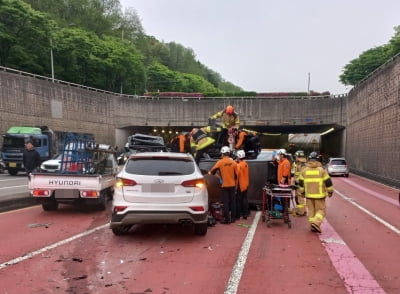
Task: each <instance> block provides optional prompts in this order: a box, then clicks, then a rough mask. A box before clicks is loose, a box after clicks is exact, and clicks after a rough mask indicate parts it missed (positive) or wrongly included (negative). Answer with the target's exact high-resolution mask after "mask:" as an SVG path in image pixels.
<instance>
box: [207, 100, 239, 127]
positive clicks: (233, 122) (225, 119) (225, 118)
mask: <svg viewBox="0 0 400 294" xmlns="http://www.w3.org/2000/svg"><path fill="white" fill-rule="evenodd" d="M220 117H222V127H223V128H225V129H229V128H231V127H234V128H236V129H239V125H240V120H239V115H238V114H237V113H236V112H235V109H234V108H233V106H232V105H228V106H227V107H226V108H225V109H223V110H221V111H218V112H217V113H216V114H214V115H213V116H211V117H210V119H211V120H212V119H217V118H220Z"/></svg>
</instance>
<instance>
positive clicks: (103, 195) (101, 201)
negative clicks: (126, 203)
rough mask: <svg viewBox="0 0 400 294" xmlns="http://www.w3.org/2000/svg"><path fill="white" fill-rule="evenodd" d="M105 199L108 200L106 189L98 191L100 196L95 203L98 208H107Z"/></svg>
mask: <svg viewBox="0 0 400 294" xmlns="http://www.w3.org/2000/svg"><path fill="white" fill-rule="evenodd" d="M107 200H108V193H107V190H103V191H101V192H100V197H99V199H98V203H97V209H98V210H106V208H107Z"/></svg>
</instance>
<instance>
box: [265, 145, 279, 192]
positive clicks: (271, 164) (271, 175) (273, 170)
mask: <svg viewBox="0 0 400 294" xmlns="http://www.w3.org/2000/svg"><path fill="white" fill-rule="evenodd" d="M277 156H278V151H277V150H274V151H272V158H271V161H268V162H267V165H268V167H267V169H268V178H267V183H268V184H275V185H276V184H278V160H277Z"/></svg>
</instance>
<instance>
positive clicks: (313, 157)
mask: <svg viewBox="0 0 400 294" xmlns="http://www.w3.org/2000/svg"><path fill="white" fill-rule="evenodd" d="M299 186H300V193H302V194H303V196H304V197H305V198H306V205H307V210H308V222H309V223H310V226H311V231H312V232H317V233H321V232H322V230H321V224H322V221H323V220H324V218H325V216H326V204H325V199H326V196H327V195H328V196H329V197H332V195H333V184H332V180H331V178H330V177H329V174H328V172H327V171H326V170H325V169H324V168H323V167H322V166H321V163H320V162H319V161H318V154H317V152H311V153H310V156H309V160H308V161H307V162H306V166H305V167H304V168H303V169H302V170H301V171H300V176H299Z"/></svg>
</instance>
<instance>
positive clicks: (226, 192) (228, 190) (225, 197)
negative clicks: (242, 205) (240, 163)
mask: <svg viewBox="0 0 400 294" xmlns="http://www.w3.org/2000/svg"><path fill="white" fill-rule="evenodd" d="M229 155H230V149H229V147H228V146H223V147H222V148H221V156H222V158H221V159H220V160H218V161H217V162H216V163H215V164H214V166H213V167H212V168H211V170H210V171H209V174H212V175H215V174H216V173H217V172H218V173H219V175H220V177H221V181H222V183H221V188H222V195H221V198H222V203H223V210H224V221H223V224H230V223H233V222H235V213H236V207H235V206H236V205H235V204H236V203H235V187H236V180H237V175H236V169H237V167H236V161H234V160H233V159H232V158H231V157H230V156H229Z"/></svg>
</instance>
